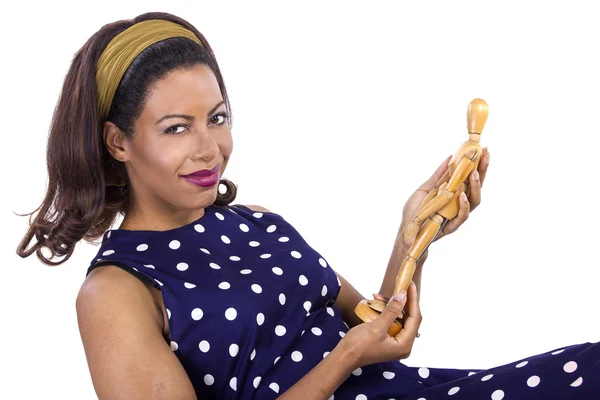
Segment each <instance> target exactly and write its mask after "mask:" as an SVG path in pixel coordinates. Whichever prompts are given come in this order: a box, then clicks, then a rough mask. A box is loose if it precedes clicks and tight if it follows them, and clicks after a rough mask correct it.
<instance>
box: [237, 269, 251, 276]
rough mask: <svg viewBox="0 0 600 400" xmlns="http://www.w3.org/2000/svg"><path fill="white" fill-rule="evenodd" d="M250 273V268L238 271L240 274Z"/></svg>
mask: <svg viewBox="0 0 600 400" xmlns="http://www.w3.org/2000/svg"><path fill="white" fill-rule="evenodd" d="M250 273H252V270H251V269H243V270H241V271H240V274H242V275H248V274H250Z"/></svg>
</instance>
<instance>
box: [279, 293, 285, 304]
mask: <svg viewBox="0 0 600 400" xmlns="http://www.w3.org/2000/svg"><path fill="white" fill-rule="evenodd" d="M279 303H281V305H284V304H285V294H283V293H279Z"/></svg>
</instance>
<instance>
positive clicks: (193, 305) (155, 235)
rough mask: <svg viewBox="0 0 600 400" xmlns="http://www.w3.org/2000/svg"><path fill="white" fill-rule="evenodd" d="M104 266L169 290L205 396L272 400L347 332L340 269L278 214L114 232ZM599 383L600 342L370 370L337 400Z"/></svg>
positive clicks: (221, 216)
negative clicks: (484, 365)
mask: <svg viewBox="0 0 600 400" xmlns="http://www.w3.org/2000/svg"><path fill="white" fill-rule="evenodd" d="M103 265H115V266H117V267H120V268H122V269H124V270H126V271H128V272H130V273H131V274H133V275H134V276H136V277H137V278H139V279H140V280H142V281H144V282H146V283H148V284H150V285H152V286H153V287H155V288H157V289H158V290H160V291H161V292H162V296H163V301H164V303H165V308H166V310H167V317H168V320H169V329H170V340H171V342H170V346H171V350H172V351H173V352H174V354H175V355H176V356H177V358H178V359H179V361H180V362H181V364H182V366H183V367H184V369H185V370H186V372H187V374H188V376H189V378H190V380H191V382H192V384H193V386H194V389H195V391H196V394H197V396H198V398H199V399H274V398H276V397H277V396H279V395H281V394H282V393H284V392H285V391H286V390H287V389H289V388H290V387H291V386H293V385H294V383H296V382H297V381H299V380H300V379H302V377H303V376H304V375H306V374H307V373H308V372H309V371H310V370H311V369H312V368H313V367H314V366H315V365H317V364H318V363H319V362H320V361H321V360H322V359H323V358H324V357H327V355H328V354H329V352H330V351H331V350H332V349H333V348H334V347H335V346H336V345H337V343H338V342H339V340H340V339H341V338H342V337H343V336H344V335H345V333H346V332H347V331H348V326H347V325H346V324H345V322H344V321H343V320H342V316H341V310H340V309H339V308H338V307H336V306H335V305H334V302H335V299H336V297H337V296H338V294H339V290H340V282H339V280H338V279H337V276H336V274H335V272H334V271H333V269H332V268H331V267H330V265H329V263H328V262H327V260H326V259H325V257H323V256H322V255H321V254H319V253H318V252H317V251H316V250H314V249H312V248H311V247H310V246H309V245H308V243H307V242H306V241H305V240H304V239H303V238H302V236H301V235H300V234H299V233H298V232H297V231H296V229H294V227H293V226H292V225H290V224H289V223H288V222H287V221H286V220H284V218H283V217H281V216H280V215H278V214H276V213H271V212H254V211H252V210H250V209H248V208H247V207H245V206H241V205H234V206H226V207H219V206H214V205H212V206H209V207H207V208H206V209H205V214H204V215H203V216H202V217H201V218H199V219H198V220H196V221H194V222H192V223H190V224H188V225H185V226H182V227H179V228H176V229H171V230H167V231H128V230H119V229H116V230H109V231H107V232H106V233H105V234H104V237H103V241H102V245H101V247H100V249H99V251H98V254H97V256H96V257H94V259H93V261H92V262H91V263H90V266H89V268H88V270H87V274H89V273H90V272H91V271H92V269H93V268H97V267H100V266H103ZM87 274H86V275H87ZM599 381H600V344H591V343H587V344H580V345H575V346H569V347H567V348H561V349H557V350H555V351H551V352H548V353H545V354H541V355H537V356H534V357H530V358H528V359H524V360H519V361H518V362H515V363H512V364H508V365H505V366H502V367H498V368H494V369H491V370H487V371H480V370H457V369H440V368H425V367H421V368H418V367H408V366H406V365H404V364H403V363H401V362H399V361H388V362H384V363H380V364H373V365H368V366H364V367H361V368H357V369H356V370H355V371H353V373H352V374H351V375H350V377H349V378H348V379H346V380H345V381H344V382H343V383H342V384H341V386H340V387H339V388H338V389H337V390H336V392H335V393H334V394H333V395H332V396H331V397H330V399H352V400H368V399H410V400H416V399H420V400H432V399H447V398H448V399H492V400H500V399H580V398H581V399H600V386H599V384H598V382H599Z"/></svg>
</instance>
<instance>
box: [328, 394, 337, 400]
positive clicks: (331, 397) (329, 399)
mask: <svg viewBox="0 0 600 400" xmlns="http://www.w3.org/2000/svg"><path fill="white" fill-rule="evenodd" d="M334 398H335V395H333V394H332V395H331V396H329V398H328V399H327V400H333V399H334Z"/></svg>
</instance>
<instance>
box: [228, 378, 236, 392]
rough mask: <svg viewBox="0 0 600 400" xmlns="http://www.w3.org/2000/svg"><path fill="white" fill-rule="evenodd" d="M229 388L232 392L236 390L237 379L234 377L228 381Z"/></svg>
mask: <svg viewBox="0 0 600 400" xmlns="http://www.w3.org/2000/svg"><path fill="white" fill-rule="evenodd" d="M229 387H231V388H232V389H233V390H237V378H236V377H235V376H234V377H233V378H231V380H230V381H229Z"/></svg>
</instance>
